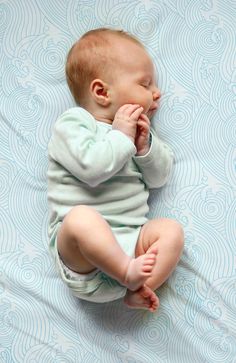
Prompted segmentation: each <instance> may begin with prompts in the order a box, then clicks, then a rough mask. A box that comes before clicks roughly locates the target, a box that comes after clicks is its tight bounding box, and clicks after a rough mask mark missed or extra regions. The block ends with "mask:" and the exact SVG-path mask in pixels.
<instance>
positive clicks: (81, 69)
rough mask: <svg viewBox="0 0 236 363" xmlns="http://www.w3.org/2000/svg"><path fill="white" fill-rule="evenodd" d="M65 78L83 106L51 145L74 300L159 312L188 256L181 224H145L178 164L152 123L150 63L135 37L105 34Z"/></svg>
mask: <svg viewBox="0 0 236 363" xmlns="http://www.w3.org/2000/svg"><path fill="white" fill-rule="evenodd" d="M66 76H67V82H68V85H69V88H70V90H71V93H72V95H73V96H74V99H75V101H76V103H77V104H78V105H79V106H78V107H74V108H71V109H69V110H68V111H66V112H65V113H63V114H62V115H61V116H60V117H59V119H58V120H57V122H56V123H55V125H54V129H53V133H52V138H51V140H50V143H49V169H48V200H49V206H50V225H49V237H50V249H51V251H52V254H53V256H54V259H55V262H56V265H57V267H58V269H59V271H60V274H61V277H62V279H63V280H64V281H65V282H66V284H67V285H68V286H69V287H70V288H71V290H72V293H73V294H74V295H75V296H77V297H79V298H81V299H84V300H88V301H93V302H100V303H101V302H108V301H112V300H115V299H119V298H121V297H123V298H124V302H125V303H126V304H127V305H128V306H129V307H132V308H143V309H149V310H150V311H151V312H153V311H155V310H156V309H157V307H158V305H159V300H158V297H157V296H156V294H155V293H154V290H156V289H157V288H158V287H159V286H161V285H162V284H163V282H164V281H165V280H166V279H167V278H168V276H169V275H170V274H171V272H172V271H173V269H174V268H175V266H176V264H177V263H178V261H179V258H180V256H181V253H182V249H183V231H182V228H181V226H180V225H179V224H178V223H177V222H176V221H174V220H170V219H164V218H163V219H153V220H149V221H148V219H147V217H146V215H147V212H148V204H147V199H148V190H149V189H150V188H158V187H161V186H162V185H164V184H165V183H166V182H167V180H168V177H169V174H170V171H171V168H172V164H173V154H172V151H171V150H170V148H169V147H168V146H167V145H166V144H164V143H163V142H162V141H161V140H160V139H159V138H158V137H157V135H156V133H155V131H154V130H153V129H152V128H151V124H150V119H151V118H152V116H153V115H154V113H155V112H156V110H157V109H158V106H159V99H160V90H159V89H158V87H157V85H156V80H155V72H154V65H153V62H152V60H151V58H150V56H149V55H148V53H147V51H146V50H145V48H144V46H143V45H142V44H141V43H140V42H139V41H138V40H137V39H136V38H135V37H133V36H131V35H129V34H128V33H126V32H124V31H118V30H112V29H106V28H101V29H95V30H91V31H89V32H87V33H86V34H84V35H83V36H82V37H81V38H80V40H79V41H77V42H76V43H75V44H74V46H73V47H72V48H71V50H70V52H69V54H68V58H67V63H66Z"/></svg>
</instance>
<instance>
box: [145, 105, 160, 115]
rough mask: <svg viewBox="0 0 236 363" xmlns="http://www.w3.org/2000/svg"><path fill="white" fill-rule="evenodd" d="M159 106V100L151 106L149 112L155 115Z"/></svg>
mask: <svg viewBox="0 0 236 363" xmlns="http://www.w3.org/2000/svg"><path fill="white" fill-rule="evenodd" d="M158 108H159V102H158V103H157V102H155V103H154V104H153V105H152V106H151V107H150V108H149V110H148V112H147V113H148V114H151V115H153V114H154V113H155V112H156V110H157V109H158Z"/></svg>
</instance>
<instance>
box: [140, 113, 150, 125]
mask: <svg viewBox="0 0 236 363" xmlns="http://www.w3.org/2000/svg"><path fill="white" fill-rule="evenodd" d="M140 119H142V120H144V121H145V122H147V124H148V125H151V122H150V120H149V118H148V117H147V115H145V114H144V113H142V114H141V115H140Z"/></svg>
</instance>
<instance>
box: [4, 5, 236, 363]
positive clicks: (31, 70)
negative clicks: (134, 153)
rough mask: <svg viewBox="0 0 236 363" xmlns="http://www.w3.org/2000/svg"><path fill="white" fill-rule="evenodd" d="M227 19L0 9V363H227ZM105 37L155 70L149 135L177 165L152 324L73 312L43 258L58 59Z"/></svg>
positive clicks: (230, 22) (104, 309)
mask: <svg viewBox="0 0 236 363" xmlns="http://www.w3.org/2000/svg"><path fill="white" fill-rule="evenodd" d="M235 19H236V3H235V1H234V0H225V1H224V0H211V1H203V0H191V1H185V0H183V1H182V0H160V1H159V0H131V1H128V0H111V1H108V0H86V1H82V0H67V1H63V0H57V1H48V0H40V1H38V0H33V1H28V0H21V1H15V0H2V1H0V69H1V72H0V82H1V87H0V102H1V107H0V125H1V130H0V326H1V328H0V362H1V363H23V362H24V363H31V362H32V363H33V362H34V363H36V362H37V363H43V362H49V363H50V362H52V363H62V362H63V363H64V362H67V363H94V362H96V363H98V362H102V363H111V362H115V363H116V362H117V363H118V362H135V363H138V362H139V363H150V362H155V363H189V362H192V363H202V362H205V363H217V362H219V363H222V362H224V363H233V362H235V357H236V318H235V312H236V276H235V255H236V218H235V214H236V198H235V196H236V108H235V105H236V102H235V91H236V72H235V49H236V36H235V35H236V34H235V29H236V21H235ZM104 26H109V27H114V28H122V29H125V30H127V31H129V32H131V33H133V34H135V35H136V36H138V37H139V38H140V40H141V41H142V42H143V43H144V44H145V46H146V47H147V49H148V50H149V52H150V54H151V56H152V57H153V59H154V63H155V68H156V71H157V78H158V83H159V87H160V89H161V91H162V98H161V108H160V110H159V112H158V114H157V115H156V116H155V119H154V123H155V128H156V129H157V131H158V132H159V134H160V135H161V137H162V138H163V139H164V140H166V141H167V142H168V143H169V144H170V145H171V147H172V148H173V150H174V152H175V168H174V172H173V174H172V177H171V180H170V182H169V184H168V185H167V186H165V187H164V188H162V189H160V190H155V191H152V192H151V195H150V199H149V204H150V217H151V218H153V217H157V216H163V217H170V218H174V219H177V220H179V221H180V222H181V223H182V225H183V227H184V230H185V250H184V253H183V256H182V258H181V261H180V263H179V265H178V267H177V269H176V271H175V272H174V273H173V275H172V276H171V277H170V279H169V280H168V282H167V283H165V284H164V285H163V286H162V287H161V288H160V289H159V290H158V292H157V293H158V295H159V297H160V300H161V307H160V309H159V311H158V312H157V313H155V314H150V313H148V312H144V311H134V310H129V309H128V308H126V307H125V306H124V305H123V304H122V302H121V301H116V302H114V303H110V304H101V305H100V304H99V305H97V304H92V303H87V302H84V301H78V300H77V299H75V298H73V297H72V296H71V295H70V293H69V292H68V290H67V288H66V287H65V286H64V284H63V283H62V281H61V280H60V279H59V278H58V275H57V273H56V271H55V268H54V266H53V263H52V261H51V258H50V256H49V253H48V250H47V244H48V241H47V217H48V215H47V185H46V171H47V145H48V141H49V138H50V135H51V128H52V125H53V123H54V122H55V120H56V119H57V117H58V115H59V114H61V113H62V112H63V111H65V110H66V109H67V108H69V107H71V106H73V105H74V103H73V100H72V98H71V96H70V93H69V91H68V88H67V86H66V82H65V75H64V63H65V57H66V54H67V52H68V50H69V48H70V47H71V45H72V44H73V42H74V41H75V40H77V39H78V38H79V37H80V36H81V35H82V34H83V33H84V32H86V31H88V30H90V29H92V28H96V27H104ZM157 157H158V156H157Z"/></svg>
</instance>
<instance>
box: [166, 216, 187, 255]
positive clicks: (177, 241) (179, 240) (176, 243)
mask: <svg viewBox="0 0 236 363" xmlns="http://www.w3.org/2000/svg"><path fill="white" fill-rule="evenodd" d="M168 234H169V237H170V240H171V241H172V244H173V247H174V248H175V249H176V250H178V251H180V252H182V250H183V248H184V230H183V227H182V225H181V224H180V223H179V222H177V221H175V220H172V219H169V220H168Z"/></svg>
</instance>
